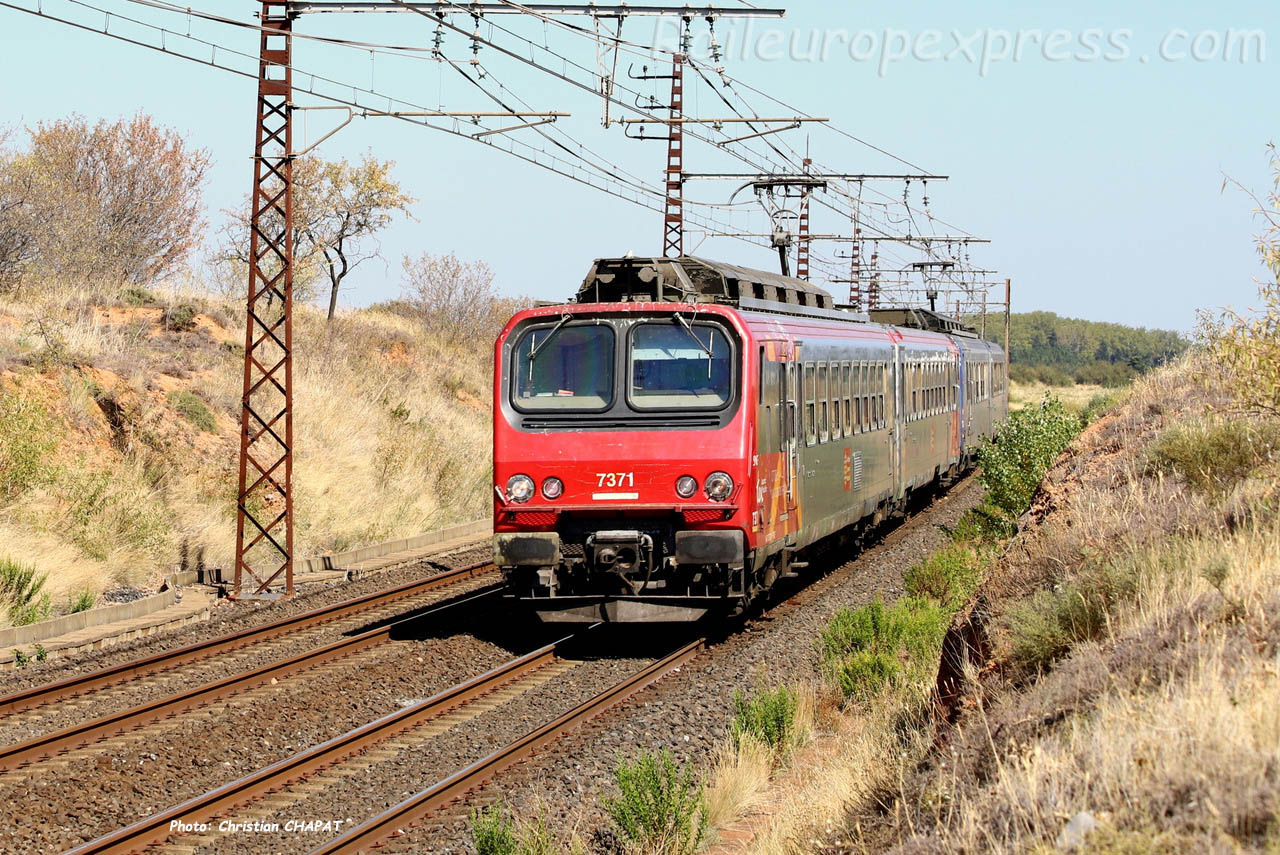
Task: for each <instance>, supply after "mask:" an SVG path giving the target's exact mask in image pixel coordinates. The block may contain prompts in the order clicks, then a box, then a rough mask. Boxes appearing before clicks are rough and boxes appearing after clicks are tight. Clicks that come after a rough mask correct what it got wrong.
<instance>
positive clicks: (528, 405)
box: [514, 321, 614, 411]
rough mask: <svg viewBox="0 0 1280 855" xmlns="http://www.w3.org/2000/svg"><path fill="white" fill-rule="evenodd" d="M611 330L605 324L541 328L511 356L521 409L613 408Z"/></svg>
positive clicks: (562, 325)
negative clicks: (513, 358) (513, 357)
mask: <svg viewBox="0 0 1280 855" xmlns="http://www.w3.org/2000/svg"><path fill="white" fill-rule="evenodd" d="M613 353H614V331H613V328H612V327H610V326H606V325H603V324H601V325H595V324H592V325H569V324H566V323H565V321H561V322H560V323H558V324H556V325H555V326H549V327H539V328H538V329H534V330H530V331H529V332H527V333H525V335H524V337H523V338H522V339H520V344H519V345H518V346H517V347H516V354H515V357H516V358H515V368H516V376H515V387H514V393H515V404H516V406H517V407H519V408H520V409H522V410H582V411H590V410H605V409H608V408H609V407H610V406H611V405H612V404H613V386H614V383H613V361H614V360H613Z"/></svg>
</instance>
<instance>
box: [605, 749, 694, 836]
mask: <svg viewBox="0 0 1280 855" xmlns="http://www.w3.org/2000/svg"><path fill="white" fill-rule="evenodd" d="M613 780H614V783H615V784H617V786H618V791H619V795H618V796H617V797H616V798H606V799H605V801H604V808H605V811H606V812H607V813H608V814H609V816H610V818H611V819H612V820H613V822H614V824H615V825H616V826H617V827H618V830H619V831H620V832H621V833H622V835H623V836H624V837H626V838H627V840H628V841H630V843H631V844H632V845H633V846H637V847H639V848H641V849H643V850H644V851H646V852H652V853H662V855H693V853H695V852H697V851H698V848H699V847H700V846H701V845H702V841H703V839H704V838H705V837H706V834H707V824H708V820H707V811H706V805H705V803H704V802H703V799H702V787H700V786H695V785H694V783H693V772H692V770H690V769H681V768H680V767H678V766H677V765H676V762H675V760H674V759H673V758H672V757H671V752H669V751H667V750H666V749H663V751H662V753H661V754H650V753H648V752H644V753H642V754H640V756H638V757H637V758H636V759H635V760H634V761H632V762H627V761H626V760H619V761H618V765H617V766H616V767H615V768H614V770H613Z"/></svg>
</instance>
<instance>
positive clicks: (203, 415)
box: [169, 389, 218, 433]
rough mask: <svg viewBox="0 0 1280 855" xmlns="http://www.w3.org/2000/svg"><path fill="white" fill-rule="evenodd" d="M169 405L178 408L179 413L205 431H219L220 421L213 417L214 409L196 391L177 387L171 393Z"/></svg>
mask: <svg viewBox="0 0 1280 855" xmlns="http://www.w3.org/2000/svg"><path fill="white" fill-rule="evenodd" d="M169 406H171V407H173V408H174V409H175V410H177V411H178V415H180V416H182V417H183V418H184V419H186V420H187V421H188V422H190V423H191V424H192V425H194V426H195V427H196V428H199V429H200V430H202V431H204V432H205V433H216V432H217V430H218V421H217V419H215V418H214V417H213V411H212V410H210V409H209V405H208V404H206V403H205V402H204V401H203V400H201V399H200V396H198V395H196V394H195V393H194V392H188V391H186V390H185V389H175V390H174V391H172V392H170V393H169Z"/></svg>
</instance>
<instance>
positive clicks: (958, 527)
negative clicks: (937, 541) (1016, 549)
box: [948, 502, 1017, 544]
mask: <svg viewBox="0 0 1280 855" xmlns="http://www.w3.org/2000/svg"><path fill="white" fill-rule="evenodd" d="M948 533H949V534H950V535H951V539H952V540H954V541H955V542H956V543H971V544H985V543H998V542H1000V541H1003V540H1007V539H1008V538H1010V537H1013V536H1014V535H1015V534H1017V529H1016V527H1015V526H1014V525H1013V523H1012V522H1011V521H1010V519H1009V518H1008V517H1007V516H1006V515H1005V514H1004V512H1003V511H1001V510H1000V509H999V508H997V507H995V506H994V505H992V504H990V503H987V502H983V503H982V504H981V505H979V506H978V507H976V508H970V509H969V510H967V511H965V512H964V515H963V516H961V517H960V519H959V520H958V521H957V522H956V524H955V527H954V528H952V529H951V530H950V531H949V532H948Z"/></svg>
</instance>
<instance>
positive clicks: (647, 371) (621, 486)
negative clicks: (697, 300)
mask: <svg viewBox="0 0 1280 855" xmlns="http://www.w3.org/2000/svg"><path fill="white" fill-rule="evenodd" d="M748 342H749V336H748V334H747V332H746V330H745V328H744V327H743V326H742V325H741V322H740V320H739V318H738V316H737V313H736V312H734V311H732V310H730V309H725V308H721V307H712V306H700V307H688V306H685V307H680V306H679V305H677V304H672V303H654V304H624V305H618V304H577V305H571V306H558V307H553V308H547V309H535V310H531V311H528V312H524V313H521V314H520V315H517V316H516V317H515V318H514V319H513V320H512V321H511V323H510V324H509V325H508V327H507V329H506V330H504V332H503V334H502V335H501V336H500V338H499V340H498V343H497V348H496V358H497V361H496V363H495V364H496V365H497V366H498V370H497V371H496V372H495V384H494V413H495V421H494V484H495V501H494V530H495V537H494V553H495V556H494V557H495V563H496V564H498V565H499V566H500V567H501V568H502V569H503V571H504V573H505V575H506V578H507V582H508V591H509V592H510V593H511V594H512V595H513V596H515V597H517V598H519V599H521V600H524V601H526V602H527V603H528V604H529V605H530V606H531V607H532V609H533V610H534V611H535V612H536V613H537V614H538V616H539V617H540V618H541V619H542V620H544V621H552V622H593V621H597V620H607V621H617V622H660V621H689V620H694V619H697V618H699V617H701V616H703V615H705V614H707V613H708V612H712V611H717V610H720V609H723V608H725V607H732V606H733V604H735V603H736V602H740V601H742V600H744V599H745V598H746V596H748V590H747V589H748V587H749V583H748V580H747V568H746V563H747V559H748V555H747V551H748V544H747V538H746V531H747V528H748V524H749V522H748V521H749V519H750V515H751V510H752V509H751V507H750V501H749V498H750V496H751V485H750V484H749V483H748V466H749V463H750V461H749V455H748V453H747V450H748V441H749V440H748V438H749V436H751V433H752V430H751V418H750V417H751V415H752V408H751V406H750V403H754V402H753V401H752V400H751V397H750V396H751V393H750V392H748V391H747V390H746V385H747V382H748V377H749V376H750V372H749V369H748V365H747V362H746V356H745V355H746V353H747V350H748V347H749V344H748ZM753 388H754V387H753Z"/></svg>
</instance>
